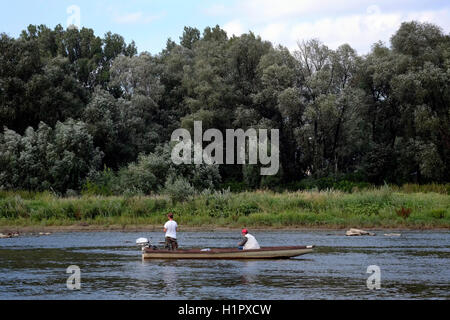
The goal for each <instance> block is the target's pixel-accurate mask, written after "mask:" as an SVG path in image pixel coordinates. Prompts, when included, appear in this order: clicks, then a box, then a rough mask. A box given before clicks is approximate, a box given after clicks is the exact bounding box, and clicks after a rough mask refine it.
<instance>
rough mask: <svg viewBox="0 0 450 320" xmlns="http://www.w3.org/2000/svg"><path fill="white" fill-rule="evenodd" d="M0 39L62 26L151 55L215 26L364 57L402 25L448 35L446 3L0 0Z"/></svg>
mask: <svg viewBox="0 0 450 320" xmlns="http://www.w3.org/2000/svg"><path fill="white" fill-rule="evenodd" d="M0 2H1V8H2V9H1V11H0V33H3V32H4V33H6V34H8V35H9V36H12V37H18V36H19V35H20V33H21V31H22V30H24V29H26V27H27V26H28V25H29V24H37V25H39V24H45V25H47V26H48V27H51V28H54V27H55V26H56V25H57V24H61V25H62V26H63V27H67V26H68V25H69V24H75V25H80V26H81V27H87V28H92V29H93V30H94V31H95V34H96V35H99V36H103V35H104V34H105V33H106V32H108V31H111V32H113V33H118V34H120V35H122V36H123V37H124V38H125V40H126V41H127V42H130V41H131V40H134V41H135V42H136V45H137V47H138V50H139V52H143V51H148V52H150V53H152V54H157V53H159V52H161V50H162V49H163V48H164V47H165V45H166V42H167V39H168V38H171V39H172V40H174V41H176V42H179V37H180V36H181V35H182V33H183V28H184V26H191V27H196V28H198V29H199V30H201V31H203V30H204V28H205V27H207V26H211V27H213V26H215V25H219V26H221V27H222V28H223V29H224V30H226V31H227V33H228V35H229V36H232V35H233V34H234V35H237V36H238V35H240V34H242V33H246V32H248V31H252V32H254V33H255V34H256V35H260V36H261V38H262V39H263V40H269V41H271V42H272V43H274V44H275V45H278V44H280V45H283V46H285V47H287V48H288V49H290V50H291V51H292V50H295V49H296V47H297V43H298V42H299V41H302V40H308V39H313V38H316V39H319V40H320V41H322V42H323V43H324V44H326V45H327V46H328V47H330V48H331V49H336V48H337V47H339V46H340V45H342V44H344V43H348V44H350V45H351V46H352V47H353V48H355V49H356V50H357V51H358V53H359V54H366V53H368V52H369V51H370V48H371V46H372V45H373V44H374V43H375V42H377V41H380V40H381V41H383V42H385V43H386V44H389V39H390V37H391V36H392V34H394V33H395V31H396V30H398V28H399V27H400V25H401V23H402V22H404V21H411V20H417V21H420V22H430V23H434V24H437V25H438V26H440V27H441V28H442V30H443V31H444V32H445V33H447V34H448V33H450V1H448V0H429V1H423V0H379V1H375V0H346V1H339V0H184V1H183V0H128V1H123V0H122V1H117V0H108V1H107V0H98V1H96V0H90V1H87V0H81V1H77V0H14V1H10V0H8V1H5V0H0Z"/></svg>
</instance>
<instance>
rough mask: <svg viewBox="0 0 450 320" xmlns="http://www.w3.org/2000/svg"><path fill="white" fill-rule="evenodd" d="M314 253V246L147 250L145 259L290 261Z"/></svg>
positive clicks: (144, 255) (144, 254) (143, 254)
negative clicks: (253, 248) (252, 248)
mask: <svg viewBox="0 0 450 320" xmlns="http://www.w3.org/2000/svg"><path fill="white" fill-rule="evenodd" d="M311 252H313V246H296V247H266V248H261V249H256V250H239V249H234V248H231V249H211V250H210V251H201V250H200V249H190V250H176V251H169V250H152V249H145V250H144V251H143V253H142V258H143V259H146V260H147V259H289V258H292V257H296V256H300V255H303V254H307V253H311Z"/></svg>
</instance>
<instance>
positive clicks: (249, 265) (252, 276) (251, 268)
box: [242, 260, 258, 285]
mask: <svg viewBox="0 0 450 320" xmlns="http://www.w3.org/2000/svg"><path fill="white" fill-rule="evenodd" d="M257 279H258V261H255V260H247V261H243V266H242V283H243V284H244V285H245V284H252V283H255V282H256V280H257Z"/></svg>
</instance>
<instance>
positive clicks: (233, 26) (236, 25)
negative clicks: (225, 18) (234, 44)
mask: <svg viewBox="0 0 450 320" xmlns="http://www.w3.org/2000/svg"><path fill="white" fill-rule="evenodd" d="M222 29H223V30H225V31H226V32H227V34H228V36H229V37H231V36H232V35H235V36H240V35H241V34H243V33H245V32H246V31H247V30H245V27H244V25H243V24H242V23H241V22H240V21H239V20H233V21H230V22H228V23H226V24H225V25H223V26H222Z"/></svg>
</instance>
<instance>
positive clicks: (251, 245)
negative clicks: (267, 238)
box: [238, 229, 261, 250]
mask: <svg viewBox="0 0 450 320" xmlns="http://www.w3.org/2000/svg"><path fill="white" fill-rule="evenodd" d="M242 236H243V237H244V239H242V241H241V242H239V243H238V246H239V249H241V250H251V249H261V248H260V246H259V243H258V241H256V238H255V237H254V236H252V235H251V234H250V233H248V230H247V229H244V230H242Z"/></svg>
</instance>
